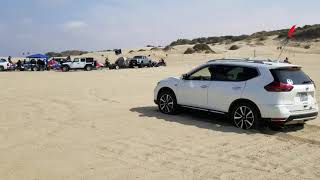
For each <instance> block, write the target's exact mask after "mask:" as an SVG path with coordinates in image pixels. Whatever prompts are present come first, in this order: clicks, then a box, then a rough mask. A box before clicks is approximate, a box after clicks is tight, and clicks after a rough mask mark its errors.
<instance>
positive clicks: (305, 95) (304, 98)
mask: <svg viewBox="0 0 320 180" xmlns="http://www.w3.org/2000/svg"><path fill="white" fill-rule="evenodd" d="M300 101H303V102H304V101H308V93H300Z"/></svg>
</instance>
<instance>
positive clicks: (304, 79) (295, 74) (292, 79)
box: [270, 68, 313, 85]
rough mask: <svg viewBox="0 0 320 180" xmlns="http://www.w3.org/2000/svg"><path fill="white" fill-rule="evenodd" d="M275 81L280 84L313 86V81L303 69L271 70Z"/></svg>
mask: <svg viewBox="0 0 320 180" xmlns="http://www.w3.org/2000/svg"><path fill="white" fill-rule="evenodd" d="M270 71H271V73H272V75H273V77H274V79H275V80H276V81H278V82H282V83H289V84H292V83H293V84H295V85H301V84H312V83H313V82H312V80H311V79H310V78H309V76H308V75H306V74H305V73H304V72H303V71H302V70H301V68H281V69H272V70H270Z"/></svg>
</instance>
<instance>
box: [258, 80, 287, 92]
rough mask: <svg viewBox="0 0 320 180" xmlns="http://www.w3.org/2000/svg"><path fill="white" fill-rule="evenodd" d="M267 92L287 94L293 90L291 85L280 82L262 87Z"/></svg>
mask: <svg viewBox="0 0 320 180" xmlns="http://www.w3.org/2000/svg"><path fill="white" fill-rule="evenodd" d="M264 89H265V90H267V91H269V92H289V91H291V90H292V89H293V86H292V85H291V84H286V83H282V82H272V83H270V84H268V85H266V86H265V87H264Z"/></svg>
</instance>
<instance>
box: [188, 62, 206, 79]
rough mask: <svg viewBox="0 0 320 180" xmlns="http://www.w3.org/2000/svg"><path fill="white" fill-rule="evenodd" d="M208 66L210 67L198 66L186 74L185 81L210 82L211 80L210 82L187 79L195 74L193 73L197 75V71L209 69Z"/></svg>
mask: <svg viewBox="0 0 320 180" xmlns="http://www.w3.org/2000/svg"><path fill="white" fill-rule="evenodd" d="M210 66H212V65H208V64H206V65H203V66H200V67H198V68H196V69H194V70H192V71H191V72H189V73H188V74H187V78H186V79H185V80H187V81H212V79H211V80H192V79H189V78H190V76H192V75H193V74H195V73H197V72H199V71H201V70H203V69H205V68H207V67H210Z"/></svg>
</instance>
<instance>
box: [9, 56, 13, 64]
mask: <svg viewBox="0 0 320 180" xmlns="http://www.w3.org/2000/svg"><path fill="white" fill-rule="evenodd" d="M11 58H12V57H11V56H9V57H8V62H9V63H10V64H12V60H11Z"/></svg>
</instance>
